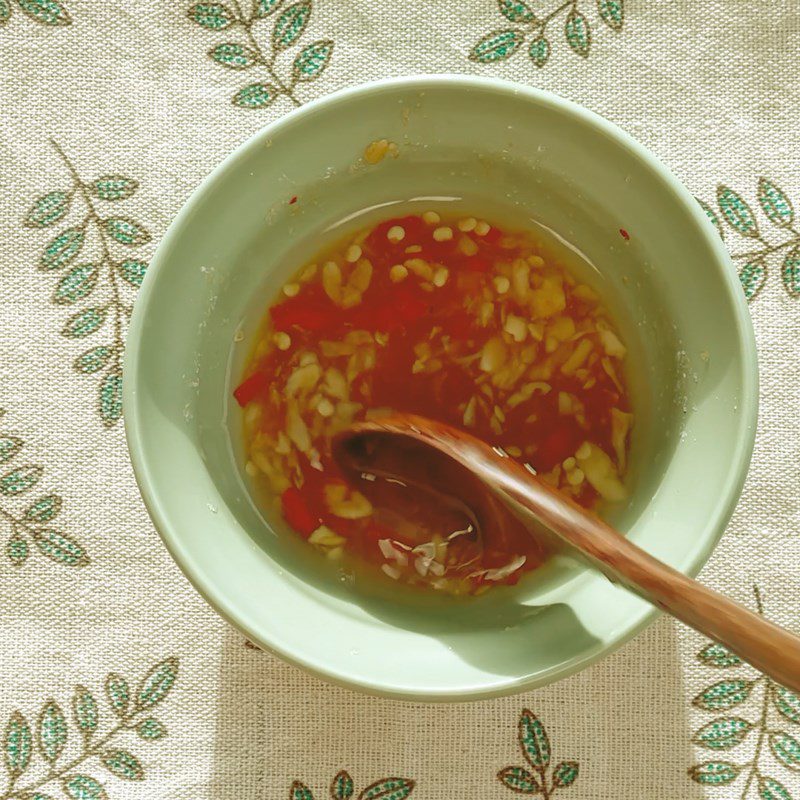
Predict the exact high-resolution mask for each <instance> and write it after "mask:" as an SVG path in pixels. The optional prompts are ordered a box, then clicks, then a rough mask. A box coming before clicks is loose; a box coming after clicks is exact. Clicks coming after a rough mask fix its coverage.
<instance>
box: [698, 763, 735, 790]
mask: <svg viewBox="0 0 800 800" xmlns="http://www.w3.org/2000/svg"><path fill="white" fill-rule="evenodd" d="M741 771H742V769H741V767H739V766H737V765H736V764H731V763H730V762H729V761H706V762H705V763H704V764H698V765H697V766H694V767H690V768H689V777H690V778H691V779H692V780H693V781H695V782H696V783H702V784H705V785H706V786H725V785H727V784H729V783H733V782H734V781H735V780H736V777H737V776H738V774H739V773H740V772H741Z"/></svg>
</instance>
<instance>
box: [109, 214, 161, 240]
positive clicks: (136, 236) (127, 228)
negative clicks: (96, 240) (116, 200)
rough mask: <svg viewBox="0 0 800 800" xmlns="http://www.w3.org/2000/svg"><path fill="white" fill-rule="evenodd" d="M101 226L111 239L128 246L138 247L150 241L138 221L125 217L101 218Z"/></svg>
mask: <svg viewBox="0 0 800 800" xmlns="http://www.w3.org/2000/svg"><path fill="white" fill-rule="evenodd" d="M103 227H104V228H105V231H106V233H107V234H108V235H109V236H110V237H111V238H112V239H114V240H115V241H117V242H119V243H120V244H124V245H127V246H128V247H138V246H139V245H141V244H144V243H145V242H149V241H150V234H149V233H148V232H147V231H146V230H145V229H144V228H143V227H142V226H141V225H140V224H139V223H138V222H134V221H133V220H132V219H127V218H126V217H110V218H109V219H106V220H103Z"/></svg>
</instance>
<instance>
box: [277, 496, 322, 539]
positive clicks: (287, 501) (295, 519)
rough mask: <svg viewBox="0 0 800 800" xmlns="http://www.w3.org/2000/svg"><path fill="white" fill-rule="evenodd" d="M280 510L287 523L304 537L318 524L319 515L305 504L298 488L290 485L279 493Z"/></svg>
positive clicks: (309, 534)
mask: <svg viewBox="0 0 800 800" xmlns="http://www.w3.org/2000/svg"><path fill="white" fill-rule="evenodd" d="M281 510H282V511H283V516H284V519H285V520H286V521H287V522H288V523H289V525H291V527H292V528H294V529H295V530H296V531H297V532H298V533H301V534H302V535H303V536H305V537H306V538H308V537H309V536H311V534H312V533H313V532H314V531H315V530H316V529H317V528H318V527H319V526H320V519H319V517H317V516H315V515H314V513H313V512H312V511H311V509H309V507H308V506H307V505H306V501H305V500H304V499H303V495H302V494H301V493H300V490H299V489H295V488H293V487H292V488H289V489H287V490H286V491H285V492H284V493H283V494H282V495H281Z"/></svg>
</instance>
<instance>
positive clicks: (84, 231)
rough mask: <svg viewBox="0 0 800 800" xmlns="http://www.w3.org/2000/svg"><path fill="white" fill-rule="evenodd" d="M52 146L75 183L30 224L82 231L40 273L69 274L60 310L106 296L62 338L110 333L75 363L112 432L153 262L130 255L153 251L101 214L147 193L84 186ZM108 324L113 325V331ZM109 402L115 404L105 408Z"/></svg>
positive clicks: (57, 287) (139, 234) (75, 318)
mask: <svg viewBox="0 0 800 800" xmlns="http://www.w3.org/2000/svg"><path fill="white" fill-rule="evenodd" d="M201 6H202V7H203V8H204V9H205V11H206V12H208V13H211V11H210V9H211V7H212V6H214V7H216V6H220V4H214V3H198V4H195V6H194V9H195V11H197V13H198V14H200V13H201V9H200V7H201ZM204 13H205V12H204ZM51 145H52V147H53V149H54V150H55V151H56V153H57V154H58V155H59V157H60V158H61V160H62V161H63V162H64V166H65V168H66V172H67V174H68V176H69V179H70V182H71V183H70V186H69V187H68V188H67V189H66V190H64V191H59V192H51V193H50V194H49V195H44V196H43V197H40V198H39V199H38V200H37V201H36V203H35V204H34V209H33V211H31V212H30V213H29V215H28V218H27V219H26V222H27V223H29V224H32V223H36V224H35V227H38V226H39V223H43V222H46V221H49V220H50V219H51V218H54V216H60V215H62V213H65V214H66V215H67V216H66V218H67V219H69V216H73V215H74V216H76V217H78V218H79V219H80V220H81V222H80V224H72V225H71V227H68V228H66V230H63V231H61V232H60V233H58V235H56V236H55V238H52V239H51V240H50V242H49V243H48V244H47V245H46V247H45V250H44V254H43V255H42V257H41V258H40V259H39V267H40V268H41V269H42V270H55V269H63V268H66V269H63V272H64V273H66V274H62V275H60V276H59V277H58V279H57V280H56V281H55V282H54V287H53V294H52V298H51V299H52V302H53V303H54V304H55V305H56V306H68V305H77V306H78V307H79V308H80V306H81V305H83V303H82V302H81V301H85V300H86V299H87V298H89V297H90V296H96V295H99V294H101V293H102V297H103V299H102V301H101V302H102V304H101V305H93V306H91V307H89V308H86V307H83V308H80V310H78V309H75V312H76V313H73V314H72V316H70V317H69V318H68V319H67V320H66V321H65V323H64V326H63V328H62V334H63V335H64V336H66V337H68V338H73V339H80V338H83V337H87V336H90V335H92V334H94V333H96V332H98V331H100V329H101V328H103V327H105V331H104V335H103V340H102V341H99V342H98V343H97V346H96V347H94V348H92V349H90V350H87V351H86V352H84V353H83V354H82V355H79V356H78V357H77V358H74V357H72V358H71V363H72V365H73V367H74V369H75V370H76V371H77V372H79V373H81V374H84V375H91V374H94V373H98V381H99V385H98V386H97V389H96V390H95V393H94V395H93V397H94V398H95V403H94V408H96V409H97V410H98V411H99V412H100V416H101V419H102V420H103V422H104V423H105V425H106V427H110V426H111V424H113V423H115V422H116V421H118V420H119V419H120V414H119V413H118V408H117V406H118V404H117V402H116V399H115V398H116V387H117V384H118V382H119V378H118V377H116V378H115V377H109V374H110V375H112V376H113V375H118V374H119V372H120V361H121V355H122V352H123V349H124V343H125V329H126V326H127V323H128V319H129V317H130V314H131V313H132V309H133V303H132V301H131V300H130V289H131V288H132V289H138V288H139V286H140V285H141V283H142V280H143V279H144V275H145V273H146V271H147V261H146V260H143V259H142V258H141V257H138V258H128V257H127V256H123V254H122V251H123V249H127V248H131V247H139V246H141V245H144V244H146V243H147V242H149V241H150V240H151V236H150V233H149V231H148V230H147V229H146V228H145V227H144V226H143V225H142V224H140V223H139V222H136V221H135V220H133V219H130V218H129V217H126V216H123V215H122V214H117V213H115V214H114V215H113V216H111V217H106V216H105V214H104V213H101V212H102V208H101V207H102V206H103V205H105V203H106V202H108V203H113V204H116V205H120V204H124V203H125V201H126V200H128V199H130V198H131V197H132V196H133V195H134V194H135V193H137V192H138V191H139V189H140V187H139V184H138V182H137V181H136V180H134V179H133V178H130V177H127V176H126V175H125V174H123V173H118V172H108V173H105V172H104V173H102V174H101V175H100V177H94V178H92V179H90V180H87V179H84V178H82V177H81V176H80V174H79V172H78V169H77V167H76V166H75V164H74V163H73V162H72V161H71V160H70V158H69V157H68V156H67V155H66V153H65V152H64V150H63V148H62V147H61V145H60V144H58V142H55V141H51ZM67 200H69V201H70V202H69V203H67V206H68V208H67V206H64V203H65V202H66V201H67ZM62 206H64V207H63V208H62ZM114 210H115V212H116V209H114ZM68 224H69V223H68ZM52 235H53V234H52V233H51V234H50V236H52ZM85 251H91V256H90V258H87V259H80V261H78V260H77V258H78V256H79V254H80V253H81V252H85ZM73 262H74V263H73ZM107 321H110V323H111V324H110V325H106V322H107ZM99 338H100V337H98V339H99ZM98 397H99V398H100V402H98V401H97V398H98ZM106 399H107V400H108V401H109V402H108V403H106V404H104V403H103V400H106Z"/></svg>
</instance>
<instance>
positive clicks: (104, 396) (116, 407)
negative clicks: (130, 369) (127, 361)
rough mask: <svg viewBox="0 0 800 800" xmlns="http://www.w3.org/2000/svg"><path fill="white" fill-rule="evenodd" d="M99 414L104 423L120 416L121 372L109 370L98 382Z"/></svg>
mask: <svg viewBox="0 0 800 800" xmlns="http://www.w3.org/2000/svg"><path fill="white" fill-rule="evenodd" d="M100 416H101V417H102V419H103V422H104V424H106V425H113V424H114V423H115V422H117V420H119V418H120V417H121V416H122V373H119V372H110V373H109V374H108V375H106V376H105V378H103V380H102V382H101V383H100Z"/></svg>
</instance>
